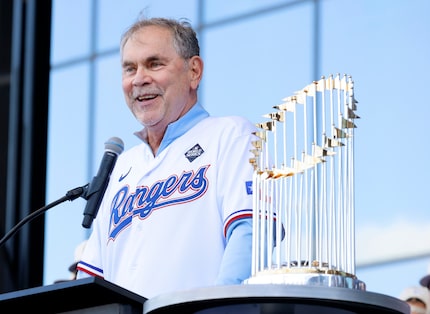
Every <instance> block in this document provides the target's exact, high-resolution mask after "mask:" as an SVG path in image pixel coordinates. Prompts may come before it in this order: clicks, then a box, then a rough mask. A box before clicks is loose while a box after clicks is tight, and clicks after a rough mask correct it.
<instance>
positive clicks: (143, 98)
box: [137, 95, 157, 101]
mask: <svg viewBox="0 0 430 314" xmlns="http://www.w3.org/2000/svg"><path fill="white" fill-rule="evenodd" d="M155 97H157V95H145V96H138V97H137V100H139V101H142V100H148V99H154V98H155Z"/></svg>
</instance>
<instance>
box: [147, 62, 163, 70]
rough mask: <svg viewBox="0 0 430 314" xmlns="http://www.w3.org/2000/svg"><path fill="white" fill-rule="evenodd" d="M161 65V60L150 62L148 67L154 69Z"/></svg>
mask: <svg viewBox="0 0 430 314" xmlns="http://www.w3.org/2000/svg"><path fill="white" fill-rule="evenodd" d="M161 66H162V63H161V62H151V64H150V67H151V68H152V69H156V68H159V67H161Z"/></svg>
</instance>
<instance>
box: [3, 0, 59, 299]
mask: <svg viewBox="0 0 430 314" xmlns="http://www.w3.org/2000/svg"><path fill="white" fill-rule="evenodd" d="M51 5H52V1H51V0H27V1H25V0H2V1H0V120H1V121H0V128H1V129H0V143H1V149H0V234H1V236H2V237H3V236H4V235H5V234H6V233H7V232H9V231H10V230H11V229H12V228H13V227H14V226H16V225H17V223H19V222H20V221H21V220H22V219H23V218H24V217H26V216H28V215H29V214H31V213H32V212H34V211H36V210H37V209H39V208H41V207H43V206H44V204H45V183H46V148H47V127H48V95H49V70H50V42H51ZM43 251H44V216H43V215H42V216H39V217H38V218H36V219H35V220H33V221H31V222H30V223H28V224H26V225H24V226H23V228H21V229H20V230H19V231H18V232H17V233H16V234H15V235H14V236H13V237H11V238H10V239H9V240H8V241H7V242H6V243H4V245H3V246H2V247H0V293H3V292H8V291H14V290H20V289H24V288H30V287H35V286H40V285H42V282H43V255H44V253H43Z"/></svg>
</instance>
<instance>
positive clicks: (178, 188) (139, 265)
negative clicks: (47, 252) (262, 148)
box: [78, 105, 257, 298]
mask: <svg viewBox="0 0 430 314" xmlns="http://www.w3.org/2000/svg"><path fill="white" fill-rule="evenodd" d="M184 130H186V131H185V132H184ZM255 131H256V129H255V127H254V125H253V124H252V123H250V122H249V121H247V120H245V119H243V118H241V117H209V116H208V115H207V112H206V111H205V110H204V109H203V108H202V107H201V106H200V105H195V106H194V107H193V108H192V109H191V111H190V112H189V113H187V114H186V115H185V116H184V117H182V118H181V119H180V120H178V121H176V122H175V123H173V124H172V125H170V126H169V128H168V129H167V131H166V134H165V137H164V139H163V142H162V143H161V146H160V150H159V153H158V154H157V155H156V156H155V157H154V156H153V153H152V151H151V149H150V147H149V146H148V145H147V143H142V144H139V145H137V146H135V147H132V148H131V149H129V150H127V151H125V152H124V153H122V154H121V155H120V156H119V157H118V160H117V162H116V165H115V168H114V170H113V172H112V174H111V177H110V182H109V186H108V188H107V190H106V193H105V196H104V198H103V201H102V204H101V206H100V209H99V211H98V214H97V217H96V219H95V220H94V224H93V232H92V234H91V236H90V238H89V240H88V242H87V245H86V249H85V252H84V253H83V256H82V259H81V262H80V263H79V264H78V269H79V270H80V274H79V275H78V278H81V277H84V276H85V275H84V274H83V273H82V271H83V272H85V273H87V274H91V275H96V276H101V277H104V278H105V279H106V280H109V281H111V282H113V283H115V284H118V285H119V286H122V287H124V288H126V289H128V290H130V291H133V292H135V293H137V294H140V295H142V296H144V297H146V298H150V297H153V296H155V295H158V294H160V293H165V292H172V291H178V290H184V289H189V288H196V287H203V286H208V285H213V284H214V282H215V280H216V278H217V276H218V272H219V268H220V263H221V260H222V258H223V254H224V250H225V247H226V238H225V234H226V230H227V228H228V226H229V225H230V224H231V223H232V222H234V221H236V220H237V219H241V218H243V217H251V216H252V192H251V184H252V173H253V167H252V165H251V164H250V162H249V159H250V158H251V157H253V155H252V153H251V149H252V148H253V147H252V143H251V142H252V141H255V140H256V139H257V138H256V136H255V135H254V134H253V132H255ZM250 262H251V261H250ZM243 279H246V278H243Z"/></svg>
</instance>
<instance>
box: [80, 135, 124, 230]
mask: <svg viewBox="0 0 430 314" xmlns="http://www.w3.org/2000/svg"><path fill="white" fill-rule="evenodd" d="M123 151H124V142H123V141H122V140H121V139H120V138H118V137H111V138H110V139H108V140H107V142H105V153H104V155H103V158H102V161H101V164H100V168H99V171H98V172H97V175H96V176H95V177H94V178H93V180H92V181H91V183H90V184H89V186H88V190H87V192H86V194H85V197H84V198H85V199H86V200H87V204H86V206H85V210H84V219H83V220H82V226H83V227H84V228H90V227H91V224H92V223H93V220H94V219H95V218H96V216H97V212H98V210H99V207H100V204H101V202H102V199H103V195H104V194H105V191H106V188H107V185H108V183H109V178H110V175H111V173H112V170H113V168H114V166H115V163H116V160H117V158H118V155H119V154H121V153H122V152H123Z"/></svg>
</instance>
